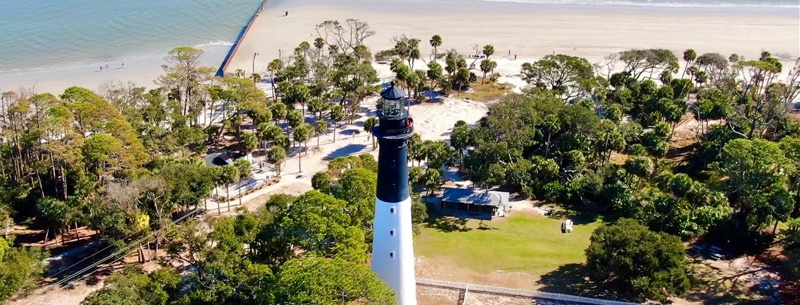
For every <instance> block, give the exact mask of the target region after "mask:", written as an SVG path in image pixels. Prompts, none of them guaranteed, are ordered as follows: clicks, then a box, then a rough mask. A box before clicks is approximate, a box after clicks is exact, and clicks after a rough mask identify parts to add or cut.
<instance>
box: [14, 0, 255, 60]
mask: <svg viewBox="0 0 800 305" xmlns="http://www.w3.org/2000/svg"><path fill="white" fill-rule="evenodd" d="M260 3H261V0H168V1H165V0H58V1H52V0H5V1H2V2H0V33H2V34H0V73H8V72H18V71H30V70H32V69H58V68H69V67H76V66H89V65H91V66H96V65H104V64H106V63H108V64H110V65H115V66H116V65H121V63H123V62H124V61H126V60H127V61H135V60H137V59H141V58H143V57H151V56H159V57H163V56H164V55H166V53H167V52H168V51H169V50H170V49H172V48H174V47H176V46H182V45H189V46H197V47H200V48H214V47H215V46H216V47H221V48H227V47H229V46H230V45H231V43H232V40H234V39H235V38H236V35H237V34H238V33H239V30H240V29H241V28H242V26H243V25H244V22H245V21H246V20H247V19H248V18H249V17H250V15H252V13H253V12H254V11H255V9H256V7H258V5H259V4H260Z"/></svg>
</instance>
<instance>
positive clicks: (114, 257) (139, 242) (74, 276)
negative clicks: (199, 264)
mask: <svg viewBox="0 0 800 305" xmlns="http://www.w3.org/2000/svg"><path fill="white" fill-rule="evenodd" d="M200 211H201V210H194V211H192V212H189V213H187V214H186V215H183V216H181V217H180V218H178V219H175V220H173V221H172V222H170V224H172V225H174V224H177V223H179V222H181V221H183V220H184V219H186V218H189V217H191V216H194V215H196V214H198V213H200ZM162 230H164V228H162V229H159V230H157V231H155V232H150V234H147V235H146V236H144V237H141V238H139V239H137V240H135V241H133V242H131V243H129V244H128V245H126V246H125V247H123V248H122V249H120V250H117V251H115V252H114V253H112V254H110V255H108V256H106V257H104V258H102V259H100V260H98V261H96V262H94V263H92V264H91V265H89V266H87V267H85V268H83V269H81V270H78V271H76V272H74V273H72V274H70V275H68V276H66V277H64V278H62V279H61V280H58V281H56V282H54V283H52V284H49V285H47V286H45V287H44V289H43V290H44V291H43V292H46V291H48V290H50V289H52V288H54V287H57V286H64V285H66V284H68V283H69V282H71V281H73V280H75V279H79V278H83V277H86V276H89V275H91V274H94V273H96V272H98V271H99V269H95V270H94V271H92V272H89V273H86V274H83V273H85V272H86V271H89V270H91V269H93V268H95V267H97V266H98V265H100V264H103V263H105V262H108V261H111V260H113V261H116V260H118V259H119V258H120V257H124V256H125V255H124V254H126V253H128V252H130V251H131V250H132V249H134V248H136V247H139V246H141V245H142V243H143V242H145V241H147V240H149V239H150V238H152V237H154V236H155V234H156V232H159V231H162ZM137 233H138V232H137ZM134 234H136V233H134ZM131 235H133V234H131ZM106 248H108V247H106ZM98 253H99V252H98ZM84 260H85V259H84ZM74 265H75V264H73V266H74ZM70 267H72V266H70Z"/></svg>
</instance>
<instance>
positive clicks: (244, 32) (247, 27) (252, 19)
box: [215, 0, 269, 77]
mask: <svg viewBox="0 0 800 305" xmlns="http://www.w3.org/2000/svg"><path fill="white" fill-rule="evenodd" d="M268 2H269V0H264V1H262V2H261V4H259V5H258V7H257V8H256V11H255V12H253V15H252V16H250V19H249V20H247V23H246V24H245V25H244V27H243V28H242V30H241V31H239V36H237V37H236V40H235V41H234V42H233V45H232V46H231V49H230V50H228V54H226V55H225V59H223V60H222V64H220V66H219V69H217V73H216V74H215V76H218V77H223V76H225V70H226V69H227V68H228V63H230V60H231V58H233V56H234V55H236V50H237V49H239V44H240V43H241V42H242V39H244V37H245V36H247V32H249V31H250V28H251V27H252V26H253V22H255V21H256V17H258V15H259V14H261V12H262V11H264V8H266V7H267V3H268ZM253 73H255V71H254V72H253Z"/></svg>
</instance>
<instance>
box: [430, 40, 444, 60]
mask: <svg viewBox="0 0 800 305" xmlns="http://www.w3.org/2000/svg"><path fill="white" fill-rule="evenodd" d="M430 44H431V47H433V61H434V62H435V61H436V58H437V57H438V56H439V53H438V50H439V47H440V46H441V45H442V36H439V35H433V37H431V40H430Z"/></svg>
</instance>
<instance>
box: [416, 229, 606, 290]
mask: <svg viewBox="0 0 800 305" xmlns="http://www.w3.org/2000/svg"><path fill="white" fill-rule="evenodd" d="M573 219H576V218H573ZM561 222H562V220H560V219H552V218H546V217H536V216H531V215H525V214H515V215H512V216H510V217H509V218H507V219H499V220H496V221H492V222H484V224H486V225H487V226H489V227H490V228H489V229H478V223H479V222H478V221H474V220H471V221H469V222H468V223H467V225H466V227H468V228H470V229H469V230H468V231H459V230H455V231H450V232H447V231H443V230H441V229H438V228H435V227H432V226H428V227H425V228H423V229H422V232H421V233H420V234H419V235H417V236H416V237H415V240H414V249H415V250H416V251H415V252H416V253H417V255H422V256H425V257H428V258H434V259H446V260H450V261H452V262H453V263H455V264H456V265H457V266H459V267H460V268H469V269H471V270H472V271H475V272H480V273H486V272H492V271H495V270H503V271H513V272H527V273H530V274H531V275H534V276H541V275H543V274H545V273H548V272H550V271H553V270H555V269H556V268H558V267H559V266H562V265H565V264H570V263H583V262H584V260H585V256H584V249H586V247H588V246H589V238H590V237H591V235H592V231H594V229H595V228H596V227H598V226H599V225H600V224H601V223H602V220H599V219H597V220H596V219H592V218H588V219H587V220H586V221H585V222H581V221H580V220H578V221H576V224H575V225H574V231H573V232H572V233H570V234H562V233H561ZM578 222H581V224H578Z"/></svg>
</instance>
